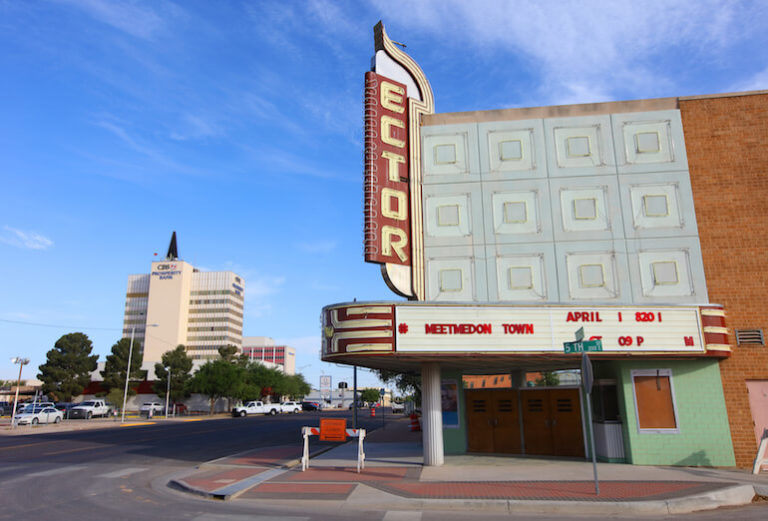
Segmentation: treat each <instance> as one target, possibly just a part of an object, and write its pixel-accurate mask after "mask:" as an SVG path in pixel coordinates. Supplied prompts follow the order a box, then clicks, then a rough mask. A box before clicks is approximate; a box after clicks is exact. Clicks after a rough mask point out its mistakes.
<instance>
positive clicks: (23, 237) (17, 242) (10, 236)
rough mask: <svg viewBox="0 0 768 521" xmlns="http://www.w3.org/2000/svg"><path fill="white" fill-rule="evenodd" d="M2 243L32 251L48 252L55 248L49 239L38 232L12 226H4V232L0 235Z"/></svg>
mask: <svg viewBox="0 0 768 521" xmlns="http://www.w3.org/2000/svg"><path fill="white" fill-rule="evenodd" d="M0 242H4V243H5V244H10V245H11V246H16V247H17V248H27V249H30V250H47V249H48V248H50V247H51V246H53V241H52V240H51V239H49V238H48V237H45V236H43V235H40V234H39V233H37V232H32V231H24V230H19V229H17V228H11V227H10V226H3V232H2V233H0Z"/></svg>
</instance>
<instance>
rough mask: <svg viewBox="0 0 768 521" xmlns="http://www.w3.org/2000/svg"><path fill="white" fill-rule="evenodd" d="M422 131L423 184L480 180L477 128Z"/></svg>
mask: <svg viewBox="0 0 768 521" xmlns="http://www.w3.org/2000/svg"><path fill="white" fill-rule="evenodd" d="M421 132H422V149H421V156H422V166H423V182H424V184H425V185H426V184H431V183H440V184H442V183H462V182H467V181H477V180H479V179H480V160H479V151H478V146H477V125H475V124H470V125H445V126H440V127H423V128H422V130H421Z"/></svg>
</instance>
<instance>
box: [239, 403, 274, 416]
mask: <svg viewBox="0 0 768 521" xmlns="http://www.w3.org/2000/svg"><path fill="white" fill-rule="evenodd" d="M279 412H280V404H279V403H264V402H248V403H246V404H245V405H240V406H238V407H232V416H235V417H238V416H240V417H243V416H248V415H249V414H272V415H275V414H277V413H279Z"/></svg>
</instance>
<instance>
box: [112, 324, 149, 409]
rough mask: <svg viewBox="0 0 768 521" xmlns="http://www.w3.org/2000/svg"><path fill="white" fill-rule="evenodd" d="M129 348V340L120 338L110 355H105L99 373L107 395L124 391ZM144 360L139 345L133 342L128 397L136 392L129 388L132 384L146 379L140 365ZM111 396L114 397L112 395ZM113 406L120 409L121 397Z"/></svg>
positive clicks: (145, 374)
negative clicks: (116, 390)
mask: <svg viewBox="0 0 768 521" xmlns="http://www.w3.org/2000/svg"><path fill="white" fill-rule="evenodd" d="M130 348H131V339H130V338H121V339H120V340H118V341H117V342H115V344H114V345H113V346H112V353H111V354H109V355H107V360H106V362H105V363H104V370H103V371H101V377H102V379H103V381H102V386H103V387H104V388H105V389H106V391H107V393H108V394H109V392H110V391H112V390H113V389H120V391H121V392H124V390H125V373H126V371H127V370H128V353H129V352H130ZM143 360H144V356H143V354H142V352H141V344H140V343H139V342H137V341H136V340H134V341H133V354H132V355H131V373H130V380H129V385H128V396H133V395H135V394H136V390H135V389H134V388H132V387H131V385H133V384H137V383H139V382H141V381H142V380H144V378H146V376H147V373H146V371H142V370H141V364H142V361H143ZM113 396H115V395H114V394H113ZM113 403H115V405H118V406H120V407H122V405H123V399H122V396H121V398H120V401H118V402H113Z"/></svg>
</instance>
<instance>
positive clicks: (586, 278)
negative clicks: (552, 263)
mask: <svg viewBox="0 0 768 521" xmlns="http://www.w3.org/2000/svg"><path fill="white" fill-rule="evenodd" d="M565 265H566V271H567V274H566V275H567V277H568V295H569V297H570V299H571V300H606V301H611V300H616V299H618V298H619V297H620V296H621V291H620V283H619V276H618V273H617V264H616V255H615V253H614V252H570V253H567V254H566V257H565Z"/></svg>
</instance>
